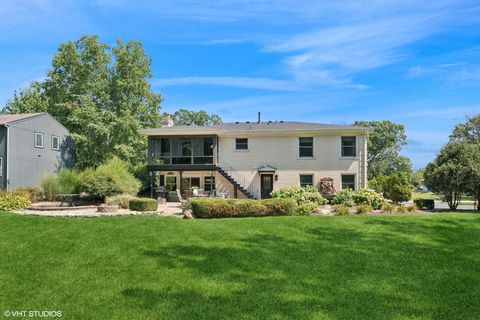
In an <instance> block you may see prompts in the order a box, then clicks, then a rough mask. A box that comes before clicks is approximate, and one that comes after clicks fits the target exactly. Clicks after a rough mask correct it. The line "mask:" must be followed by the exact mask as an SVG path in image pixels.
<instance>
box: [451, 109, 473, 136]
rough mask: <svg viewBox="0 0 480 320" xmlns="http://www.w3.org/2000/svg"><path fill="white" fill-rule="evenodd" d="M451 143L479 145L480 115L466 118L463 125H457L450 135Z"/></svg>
mask: <svg viewBox="0 0 480 320" xmlns="http://www.w3.org/2000/svg"><path fill="white" fill-rule="evenodd" d="M450 140H452V141H466V142H470V143H480V113H478V114H476V115H474V116H471V117H467V121H466V122H465V123H459V124H457V125H456V126H455V128H454V129H453V132H452V134H451V135H450Z"/></svg>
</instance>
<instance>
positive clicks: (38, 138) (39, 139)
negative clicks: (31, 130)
mask: <svg viewBox="0 0 480 320" xmlns="http://www.w3.org/2000/svg"><path fill="white" fill-rule="evenodd" d="M35 148H43V133H41V132H35Z"/></svg>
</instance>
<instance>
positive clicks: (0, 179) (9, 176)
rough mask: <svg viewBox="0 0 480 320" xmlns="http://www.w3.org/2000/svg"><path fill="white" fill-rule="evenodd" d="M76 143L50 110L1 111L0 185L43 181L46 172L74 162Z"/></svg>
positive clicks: (34, 183) (16, 186)
mask: <svg viewBox="0 0 480 320" xmlns="http://www.w3.org/2000/svg"><path fill="white" fill-rule="evenodd" d="M73 147H74V146H73V142H72V139H71V137H70V133H69V131H68V130H67V129H66V128H65V127H64V126H62V125H61V124H60V123H59V122H58V121H57V120H55V119H54V118H53V117H52V116H51V115H50V114H48V113H46V112H43V113H25V114H11V115H0V186H1V187H2V188H6V189H9V190H15V189H18V188H22V187H26V186H38V185H40V182H41V179H42V176H43V175H44V174H46V173H49V172H55V171H57V170H58V169H59V168H60V167H62V166H67V167H69V166H72V165H73V161H74V149H73Z"/></svg>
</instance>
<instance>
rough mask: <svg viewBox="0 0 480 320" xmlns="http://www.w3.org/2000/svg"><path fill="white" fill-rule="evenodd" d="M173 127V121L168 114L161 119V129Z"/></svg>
mask: <svg viewBox="0 0 480 320" xmlns="http://www.w3.org/2000/svg"><path fill="white" fill-rule="evenodd" d="M174 125H175V124H174V123H173V119H172V117H170V115H169V114H167V115H166V116H164V117H163V118H162V127H173V126H174Z"/></svg>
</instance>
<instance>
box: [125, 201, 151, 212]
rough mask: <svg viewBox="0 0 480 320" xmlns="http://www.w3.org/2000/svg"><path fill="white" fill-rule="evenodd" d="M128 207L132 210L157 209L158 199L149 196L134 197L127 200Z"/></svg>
mask: <svg viewBox="0 0 480 320" xmlns="http://www.w3.org/2000/svg"><path fill="white" fill-rule="evenodd" d="M128 208H130V210H133V211H157V209H158V201H157V200H155V199H150V198H135V199H132V200H130V201H129V202H128Z"/></svg>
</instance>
